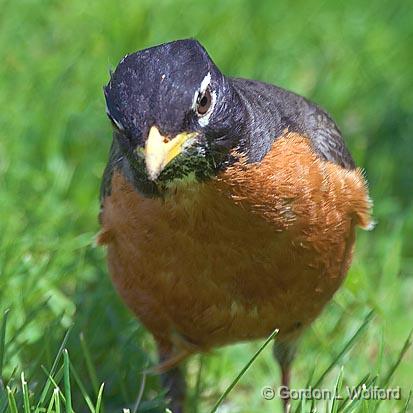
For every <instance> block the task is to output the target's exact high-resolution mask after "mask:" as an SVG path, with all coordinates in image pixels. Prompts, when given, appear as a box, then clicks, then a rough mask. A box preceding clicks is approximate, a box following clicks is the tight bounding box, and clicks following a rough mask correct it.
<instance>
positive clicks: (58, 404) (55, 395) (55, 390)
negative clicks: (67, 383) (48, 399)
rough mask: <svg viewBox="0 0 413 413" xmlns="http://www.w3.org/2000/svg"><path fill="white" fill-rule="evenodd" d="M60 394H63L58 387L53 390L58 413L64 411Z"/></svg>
mask: <svg viewBox="0 0 413 413" xmlns="http://www.w3.org/2000/svg"><path fill="white" fill-rule="evenodd" d="M60 394H61V391H60V389H59V388H58V387H56V388H55V389H54V391H53V398H54V405H55V412H56V413H62V411H61V405H60Z"/></svg>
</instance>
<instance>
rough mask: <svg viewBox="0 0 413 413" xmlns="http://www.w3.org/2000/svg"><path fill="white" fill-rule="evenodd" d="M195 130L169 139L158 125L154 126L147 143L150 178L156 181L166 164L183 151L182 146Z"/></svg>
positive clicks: (147, 167) (146, 153)
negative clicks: (162, 133) (163, 134)
mask: <svg viewBox="0 0 413 413" xmlns="http://www.w3.org/2000/svg"><path fill="white" fill-rule="evenodd" d="M195 135H196V133H195V132H192V133H191V132H183V133H179V134H178V135H176V136H175V137H174V138H172V139H168V138H167V137H165V136H162V135H161V134H160V133H159V130H158V128H157V127H156V126H152V127H151V129H150V131H149V135H148V139H147V140H146V144H145V152H144V153H145V163H146V170H147V172H148V176H149V179H150V180H151V181H154V180H155V179H156V178H157V177H158V176H159V174H160V173H161V172H162V171H163V169H164V168H165V166H166V165H168V163H169V162H171V161H172V159H174V158H175V157H176V156H178V155H179V154H180V153H181V152H182V148H183V146H184V144H185V142H187V141H188V140H189V139H191V138H193V137H194V136H195Z"/></svg>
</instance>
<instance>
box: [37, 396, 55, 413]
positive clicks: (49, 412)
mask: <svg viewBox="0 0 413 413" xmlns="http://www.w3.org/2000/svg"><path fill="white" fill-rule="evenodd" d="M54 402H55V400H54V396H53V394H52V397H51V398H50V401H49V406H47V410H46V413H53V407H54ZM36 412H37V410H36Z"/></svg>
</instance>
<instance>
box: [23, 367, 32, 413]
mask: <svg viewBox="0 0 413 413" xmlns="http://www.w3.org/2000/svg"><path fill="white" fill-rule="evenodd" d="M21 383H22V391H23V407H24V413H31V412H30V411H31V407H30V399H29V388H28V387H27V381H26V379H25V378H24V373H22V374H21Z"/></svg>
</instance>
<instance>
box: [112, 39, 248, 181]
mask: <svg viewBox="0 0 413 413" xmlns="http://www.w3.org/2000/svg"><path fill="white" fill-rule="evenodd" d="M104 92H105V97H106V107H107V115H108V117H109V119H110V120H111V122H112V125H113V128H114V133H115V137H116V139H117V140H118V142H119V146H120V147H121V150H122V151H123V153H124V154H125V156H126V157H127V159H128V160H129V162H130V164H131V166H132V168H134V169H135V170H140V175H139V176H140V177H143V178H142V179H147V180H149V181H154V182H158V181H163V182H165V181H171V180H174V179H176V178H183V177H186V176H190V175H191V176H194V177H196V178H197V179H199V180H200V179H205V178H207V177H208V176H213V175H214V174H216V173H217V171H219V170H220V168H222V167H223V165H224V164H225V163H226V162H228V159H229V157H230V152H231V149H232V148H234V147H235V146H236V144H237V142H236V137H237V128H238V127H239V117H240V114H239V111H238V108H237V99H238V96H237V94H236V93H235V92H234V91H233V90H232V88H231V85H230V84H229V82H228V80H227V79H226V78H225V76H223V75H222V74H221V72H220V71H219V69H218V68H217V67H216V66H215V64H214V62H213V61H212V60H211V58H210V57H209V56H208V54H207V52H206V51H205V49H204V48H203V47H202V46H201V45H200V44H199V43H198V42H197V41H196V40H178V41H175V42H171V43H166V44H163V45H160V46H156V47H152V48H149V49H146V50H142V51H139V52H137V53H133V54H130V55H127V56H126V57H125V58H123V59H122V60H121V62H120V63H119V65H118V66H117V68H116V70H115V71H114V72H113V73H112V75H111V79H110V81H109V83H108V85H107V86H106V87H105V88H104Z"/></svg>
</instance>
